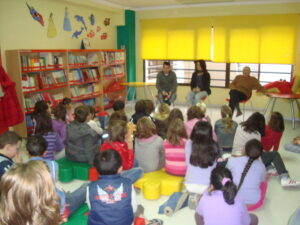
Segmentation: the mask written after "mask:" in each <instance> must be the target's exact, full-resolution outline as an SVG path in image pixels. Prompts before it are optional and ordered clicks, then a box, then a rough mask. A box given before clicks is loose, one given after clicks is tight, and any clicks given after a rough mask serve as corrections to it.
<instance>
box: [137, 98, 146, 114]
mask: <svg viewBox="0 0 300 225" xmlns="http://www.w3.org/2000/svg"><path fill="white" fill-rule="evenodd" d="M134 109H135V112H136V113H146V103H145V101H144V100H139V101H137V102H136V103H135V107H134Z"/></svg>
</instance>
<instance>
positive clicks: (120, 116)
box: [109, 111, 128, 123]
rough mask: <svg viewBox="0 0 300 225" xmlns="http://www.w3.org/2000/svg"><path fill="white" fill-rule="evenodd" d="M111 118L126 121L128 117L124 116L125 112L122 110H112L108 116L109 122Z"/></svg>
mask: <svg viewBox="0 0 300 225" xmlns="http://www.w3.org/2000/svg"><path fill="white" fill-rule="evenodd" d="M113 120H123V121H125V122H126V123H127V122H128V118H127V116H126V113H125V112H124V111H116V112H113V113H112V114H111V115H110V118H109V123H110V122H111V121H113Z"/></svg>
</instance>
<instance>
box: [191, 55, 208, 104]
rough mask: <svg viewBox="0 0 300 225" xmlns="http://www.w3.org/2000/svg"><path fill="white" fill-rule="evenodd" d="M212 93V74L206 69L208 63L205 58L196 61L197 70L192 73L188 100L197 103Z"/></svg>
mask: <svg viewBox="0 0 300 225" xmlns="http://www.w3.org/2000/svg"><path fill="white" fill-rule="evenodd" d="M210 94H211V90H210V74H209V72H208V71H207V69H206V63H205V61H204V60H198V61H195V72H194V73H193V75H192V80H191V91H190V93H189V95H188V97H187V98H188V102H189V103H190V104H191V105H195V104H197V103H198V102H200V101H201V99H202V98H205V97H207V96H208V95H210Z"/></svg>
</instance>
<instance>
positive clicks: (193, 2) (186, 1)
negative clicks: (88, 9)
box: [94, 0, 300, 10]
mask: <svg viewBox="0 0 300 225" xmlns="http://www.w3.org/2000/svg"><path fill="white" fill-rule="evenodd" d="M94 1H95V2H99V3H102V4H107V5H111V6H116V7H121V8H131V9H136V10H142V9H152V8H158V9H159V8H166V7H176V8H180V7H189V6H190V7H192V6H201V5H203V6H209V5H210V6H212V5H220V4H221V5H236V4H258V3H288V2H300V0H94Z"/></svg>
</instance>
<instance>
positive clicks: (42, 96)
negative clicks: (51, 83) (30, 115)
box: [24, 92, 63, 110]
mask: <svg viewBox="0 0 300 225" xmlns="http://www.w3.org/2000/svg"><path fill="white" fill-rule="evenodd" d="M56 95H57V94H56ZM62 96H63V95H62ZM56 98H57V96H56ZM40 100H44V101H46V102H49V103H50V105H56V103H57V100H56V99H55V98H54V96H52V95H51V94H50V93H45V92H44V93H37V94H34V95H31V96H30V97H26V98H24V105H25V108H26V109H27V110H31V109H33V108H34V105H35V103H36V102H38V101H40Z"/></svg>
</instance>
